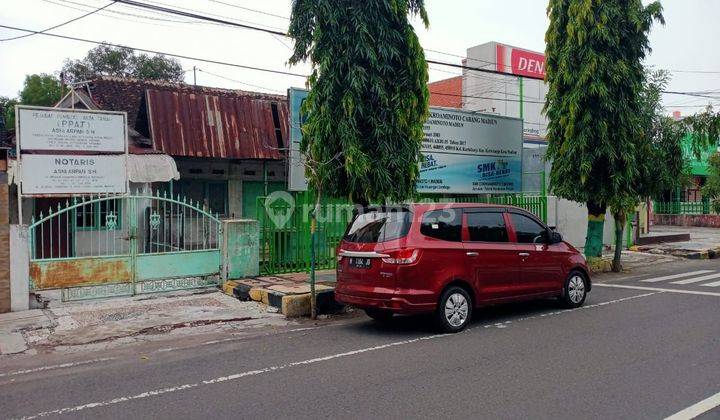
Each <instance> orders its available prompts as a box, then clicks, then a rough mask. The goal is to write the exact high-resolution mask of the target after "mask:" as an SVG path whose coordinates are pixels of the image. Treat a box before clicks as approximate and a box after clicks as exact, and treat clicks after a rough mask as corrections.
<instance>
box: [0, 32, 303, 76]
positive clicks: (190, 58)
mask: <svg viewBox="0 0 720 420" xmlns="http://www.w3.org/2000/svg"><path fill="white" fill-rule="evenodd" d="M0 28H5V29H12V30H15V31H23V32H30V33H33V34H39V35H44V36H50V37H53V38H61V39H69V40H71V41H78V42H85V43H88V44H95V45H109V46H111V47H116V48H129V49H133V50H136V51H141V52H145V53H150V54H160V55H166V56H168V57H175V58H182V59H185V60H195V61H202V62H205V63H210V64H218V65H221V66H229V67H238V68H242V69H248V70H256V71H262V72H266V73H275V74H283V75H286V76H295V77H303V78H307V77H308V76H307V75H305V74H300V73H292V72H289V71H282V70H272V69H267V68H263V67H255V66H247V65H244V64H237V63H229V62H226V61H219V60H211V59H208V58H198V57H192V56H188V55H183V54H173V53H167V52H162V51H157V50H150V49H147V48H136V47H131V46H127V45H121V44H113V43H110V42H100V41H93V40H90V39H85V38H77V37H74V36H68V35H59V34H51V33H47V32H41V31H33V30H31V29H25V28H18V27H16V26H8V25H0Z"/></svg>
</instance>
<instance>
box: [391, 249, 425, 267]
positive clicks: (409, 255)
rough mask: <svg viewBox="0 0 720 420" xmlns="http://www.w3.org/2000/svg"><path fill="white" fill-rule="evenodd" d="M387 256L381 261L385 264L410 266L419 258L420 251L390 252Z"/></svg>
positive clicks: (400, 250)
mask: <svg viewBox="0 0 720 420" xmlns="http://www.w3.org/2000/svg"><path fill="white" fill-rule="evenodd" d="M387 254H388V256H387V257H384V258H383V259H382V261H383V262H384V263H385V264H412V263H414V262H415V261H417V260H418V257H420V250H419V249H413V248H405V249H398V250H397V251H390V252H388V253H387Z"/></svg>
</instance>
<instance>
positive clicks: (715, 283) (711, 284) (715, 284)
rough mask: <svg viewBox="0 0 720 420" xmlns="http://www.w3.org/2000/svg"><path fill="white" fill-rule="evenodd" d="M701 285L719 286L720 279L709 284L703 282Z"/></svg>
mask: <svg viewBox="0 0 720 420" xmlns="http://www.w3.org/2000/svg"><path fill="white" fill-rule="evenodd" d="M700 286H705V287H718V286H720V281H714V282H712V283H708V284H701V285H700Z"/></svg>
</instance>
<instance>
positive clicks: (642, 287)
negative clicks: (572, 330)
mask: <svg viewBox="0 0 720 420" xmlns="http://www.w3.org/2000/svg"><path fill="white" fill-rule="evenodd" d="M595 286H598V287H614V288H618V289H633V290H651V291H654V292H670V293H683V294H686V295H702V296H718V297H720V293H715V292H699V291H695V290H679V289H663V288H660V287H644V286H628V285H625V284H608V283H593V287H595Z"/></svg>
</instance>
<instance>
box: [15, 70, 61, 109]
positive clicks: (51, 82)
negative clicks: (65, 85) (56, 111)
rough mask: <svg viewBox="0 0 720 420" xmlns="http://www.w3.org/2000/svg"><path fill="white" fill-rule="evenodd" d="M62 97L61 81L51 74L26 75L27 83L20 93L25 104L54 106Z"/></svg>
mask: <svg viewBox="0 0 720 420" xmlns="http://www.w3.org/2000/svg"><path fill="white" fill-rule="evenodd" d="M61 97H62V85H61V84H60V81H59V80H58V79H57V78H56V77H55V76H51V75H49V74H45V73H43V74H31V75H28V76H25V84H24V85H23V89H22V90H21V91H20V93H19V98H18V99H19V101H20V103H21V104H23V105H37V106H53V105H55V103H57V102H58V101H59V100H60V98H61Z"/></svg>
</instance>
